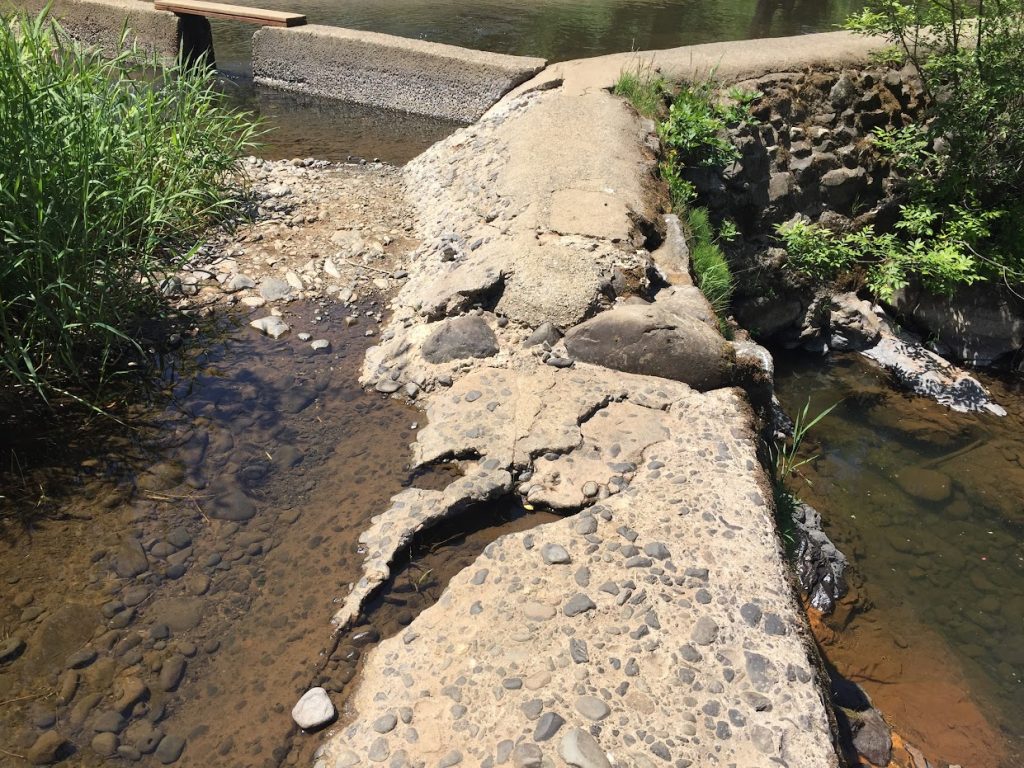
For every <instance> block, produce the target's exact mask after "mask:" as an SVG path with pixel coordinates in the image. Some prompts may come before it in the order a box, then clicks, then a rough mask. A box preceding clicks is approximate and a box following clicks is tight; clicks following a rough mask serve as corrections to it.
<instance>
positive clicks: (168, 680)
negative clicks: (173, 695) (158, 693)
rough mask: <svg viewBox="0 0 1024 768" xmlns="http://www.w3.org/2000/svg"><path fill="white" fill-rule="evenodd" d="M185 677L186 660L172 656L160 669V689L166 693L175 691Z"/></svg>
mask: <svg viewBox="0 0 1024 768" xmlns="http://www.w3.org/2000/svg"><path fill="white" fill-rule="evenodd" d="M184 676H185V658H184V657H183V656H178V655H175V656H171V657H170V658H169V659H167V660H166V661H164V663H163V666H162V667H160V689H161V690H164V691H173V690H175V689H176V688H177V687H178V683H180V682H181V678H182V677H184Z"/></svg>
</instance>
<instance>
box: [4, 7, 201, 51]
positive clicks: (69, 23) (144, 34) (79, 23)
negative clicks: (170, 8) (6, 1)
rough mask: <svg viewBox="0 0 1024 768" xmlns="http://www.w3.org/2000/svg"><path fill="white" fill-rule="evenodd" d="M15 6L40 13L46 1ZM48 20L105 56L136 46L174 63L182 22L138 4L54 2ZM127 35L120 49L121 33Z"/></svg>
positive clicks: (178, 47) (171, 15)
mask: <svg viewBox="0 0 1024 768" xmlns="http://www.w3.org/2000/svg"><path fill="white" fill-rule="evenodd" d="M17 4H18V6H20V7H22V8H24V9H25V10H26V11H28V12H29V13H34V14H36V13H39V12H40V11H42V9H43V8H44V7H45V6H46V2H45V0H19V1H18V3H17ZM50 17H51V18H53V19H55V20H57V22H59V23H60V25H61V27H62V28H63V29H64V31H65V32H67V33H68V35H70V36H71V37H72V38H74V39H75V40H77V41H78V42H79V43H81V44H82V45H85V46H88V47H90V48H97V49H99V50H101V51H103V52H105V53H107V54H115V53H119V52H120V51H121V50H126V49H128V48H130V47H131V46H132V44H133V42H134V43H135V44H137V45H138V46H139V47H140V48H141V49H142V50H143V51H145V52H146V53H148V54H154V55H156V56H159V57H161V58H163V59H166V60H174V59H176V58H177V57H178V52H179V50H180V46H181V43H182V20H181V19H180V18H179V17H178V16H175V15H174V14H173V13H169V12H167V11H157V10H154V9H153V6H151V5H149V4H146V3H140V2H138V0H53V2H52V7H51V10H50ZM125 25H127V27H128V30H129V32H130V34H129V35H128V36H127V38H126V39H125V41H124V44H123V45H122V41H121V30H122V29H123V28H124V27H125Z"/></svg>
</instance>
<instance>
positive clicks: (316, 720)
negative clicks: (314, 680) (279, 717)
mask: <svg viewBox="0 0 1024 768" xmlns="http://www.w3.org/2000/svg"><path fill="white" fill-rule="evenodd" d="M333 718H334V704H333V703H331V698H330V696H328V695H327V691H325V690H324V689H323V688H320V687H317V688H310V689H309V690H308V691H306V692H305V693H304V694H302V698H300V699H299V700H298V701H297V702H296V703H295V706H294V707H292V720H294V721H295V724H296V725H298V726H299V728H302V729H303V730H309V729H311V728H317V727H318V726H321V725H324V724H325V723H328V722H330V721H331V720H332V719H333Z"/></svg>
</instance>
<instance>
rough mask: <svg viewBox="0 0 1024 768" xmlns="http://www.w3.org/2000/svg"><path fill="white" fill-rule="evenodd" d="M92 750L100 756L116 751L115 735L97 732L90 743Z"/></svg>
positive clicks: (108, 755)
mask: <svg viewBox="0 0 1024 768" xmlns="http://www.w3.org/2000/svg"><path fill="white" fill-rule="evenodd" d="M90 746H91V747H92V751H93V752H95V753H96V754H97V755H99V756H101V757H110V756H111V755H113V754H114V753H115V752H117V746H118V745H117V736H115V735H114V734H112V733H97V734H96V735H95V736H93V739H92V743H91V744H90Z"/></svg>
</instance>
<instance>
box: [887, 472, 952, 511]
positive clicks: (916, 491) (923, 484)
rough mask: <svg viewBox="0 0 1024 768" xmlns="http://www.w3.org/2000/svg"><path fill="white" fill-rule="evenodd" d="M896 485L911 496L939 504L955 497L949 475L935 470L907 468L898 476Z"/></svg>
mask: <svg viewBox="0 0 1024 768" xmlns="http://www.w3.org/2000/svg"><path fill="white" fill-rule="evenodd" d="M896 483H897V484H898V485H899V487H900V488H901V489H902V490H903V491H904V493H907V494H908V495H910V496H913V497H914V498H916V499H921V500H922V501H928V502H931V503H933V504H938V503H941V502H943V501H947V500H948V499H949V498H950V496H952V495H953V487H952V482H951V481H950V478H949V475H946V474H944V473H942V472H939V471H938V470H935V469H924V468H922V467H906V468H904V469H901V470H900V471H899V474H897V475H896Z"/></svg>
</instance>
